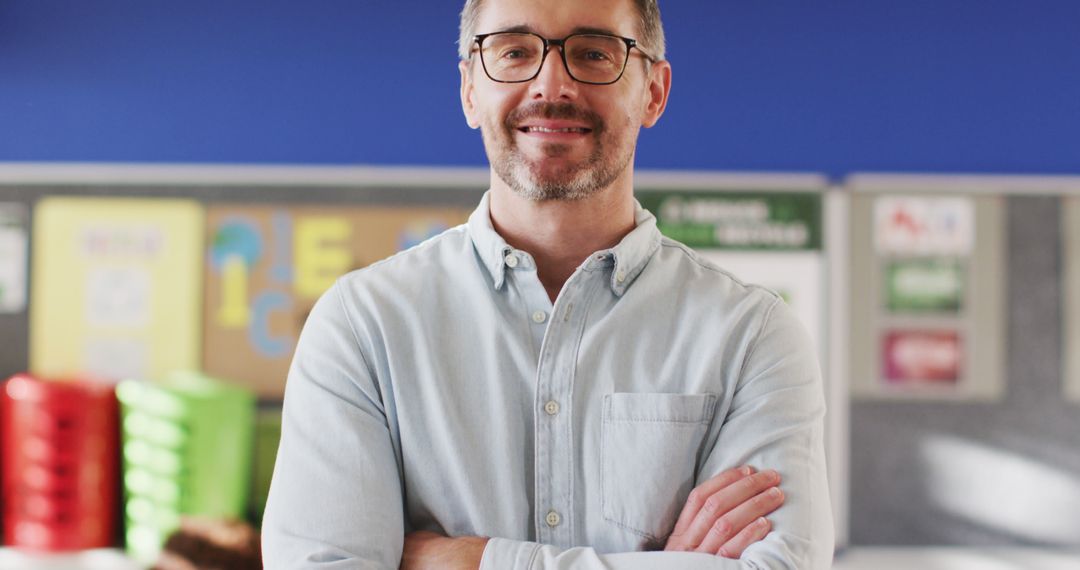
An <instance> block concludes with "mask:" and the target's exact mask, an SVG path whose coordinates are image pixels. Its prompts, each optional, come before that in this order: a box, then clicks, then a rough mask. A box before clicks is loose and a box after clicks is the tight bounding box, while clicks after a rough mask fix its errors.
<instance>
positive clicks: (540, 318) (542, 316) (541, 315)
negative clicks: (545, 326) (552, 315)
mask: <svg viewBox="0 0 1080 570" xmlns="http://www.w3.org/2000/svg"><path fill="white" fill-rule="evenodd" d="M532 320H533V322H534V323H536V324H540V323H542V322H544V321H546V320H547V313H545V312H544V311H536V312H535V313H533V314H532Z"/></svg>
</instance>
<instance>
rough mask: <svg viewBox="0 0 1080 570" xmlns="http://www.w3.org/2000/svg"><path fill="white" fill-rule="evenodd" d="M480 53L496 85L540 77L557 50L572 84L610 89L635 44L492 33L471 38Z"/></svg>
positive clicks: (599, 37)
mask: <svg viewBox="0 0 1080 570" xmlns="http://www.w3.org/2000/svg"><path fill="white" fill-rule="evenodd" d="M473 41H474V42H476V45H477V50H478V51H479V52H480V63H481V64H482V65H483V66H484V73H487V76H488V77H490V78H491V80H492V81H497V82H499V83H523V82H526V81H532V80H533V79H535V78H536V76H537V75H540V68H542V67H543V66H544V59H545V58H547V54H548V51H549V50H550V49H551V46H557V47H559V48H561V49H560V50H559V52H560V54H561V55H562V61H563V66H564V67H566V72H567V73H568V74H569V75H570V77H571V78H573V79H574V80H575V81H579V82H581V83H588V84H590V85H610V84H612V83H615V82H616V81H618V80H619V79H620V78H621V77H622V75H623V72H624V71H626V62H627V61H629V60H630V50H631V49H632V48H635V47H637V49H638V51H641V55H642V56H644V57H645V58H646V59H648V60H649V61H650V62H655V61H656V60H654V59H653V58H652V57H650V56H649V55H648V54H647V53H645V52H644V51H642V50H641V48H640V47H638V45H637V40H633V39H630V38H624V37H621V36H611V35H607V34H571V35H569V36H566V37H565V38H563V39H561V40H554V39H548V38H545V37H543V36H540V35H538V34H533V33H527V32H495V33H493V34H480V35H478V36H475V37H474V38H473Z"/></svg>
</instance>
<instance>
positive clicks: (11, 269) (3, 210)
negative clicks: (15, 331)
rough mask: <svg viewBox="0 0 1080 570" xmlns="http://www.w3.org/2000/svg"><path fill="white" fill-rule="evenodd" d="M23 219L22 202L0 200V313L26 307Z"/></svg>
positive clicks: (25, 244) (25, 257) (25, 245)
mask: <svg viewBox="0 0 1080 570" xmlns="http://www.w3.org/2000/svg"><path fill="white" fill-rule="evenodd" d="M26 220H27V212H26V207H25V206H23V205H22V204H14V203H0V313H21V312H23V311H25V310H26V272H27V268H26V260H27V245H28V243H29V239H28V237H27V232H26Z"/></svg>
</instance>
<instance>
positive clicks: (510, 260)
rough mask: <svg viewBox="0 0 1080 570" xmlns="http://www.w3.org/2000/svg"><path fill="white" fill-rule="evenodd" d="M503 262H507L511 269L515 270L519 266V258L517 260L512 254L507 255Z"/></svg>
mask: <svg viewBox="0 0 1080 570" xmlns="http://www.w3.org/2000/svg"><path fill="white" fill-rule="evenodd" d="M503 261H506V265H507V267H509V268H510V269H513V268H515V267H517V265H518V258H517V256H516V255H514V254H512V253H511V254H509V255H507V256H506V258H505V259H504V260H503Z"/></svg>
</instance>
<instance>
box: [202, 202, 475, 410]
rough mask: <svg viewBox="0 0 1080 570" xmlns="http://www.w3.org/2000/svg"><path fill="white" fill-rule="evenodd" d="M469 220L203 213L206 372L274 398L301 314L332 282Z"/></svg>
mask: <svg viewBox="0 0 1080 570" xmlns="http://www.w3.org/2000/svg"><path fill="white" fill-rule="evenodd" d="M468 215H469V210H466V209H453V208H413V207H386V206H371V207H368V206H348V207H313V206H286V205H280V206H265V205H260V206H248V205H216V206H211V207H210V208H209V211H208V213H207V235H206V251H205V263H206V276H207V278H206V283H205V299H206V304H205V314H204V322H205V331H204V350H203V355H204V358H203V366H204V369H205V370H206V371H207V372H208V373H209V374H212V375H214V376H217V377H221V378H226V379H228V380H230V381H232V382H235V383H237V384H239V385H242V386H245V387H247V388H249V389H251V390H252V391H254V392H255V393H257V394H258V395H259V396H260V397H262V398H264V399H270V400H273V399H280V398H281V397H282V395H283V391H284V387H285V378H286V376H287V374H288V370H289V364H290V362H291V361H292V354H293V350H294V349H295V348H296V340H297V338H298V337H299V334H300V330H301V329H302V328H303V325H304V321H305V319H306V318H307V315H308V312H310V310H311V307H312V306H313V305H314V304H315V301H316V300H317V299H318V298H319V296H320V295H322V294H323V292H325V291H326V290H327V289H329V288H330V286H331V285H333V283H334V281H335V280H337V278H338V277H340V276H342V275H344V274H345V273H348V272H349V271H351V270H353V269H358V268H361V267H364V266H367V265H369V264H371V263H374V262H376V261H379V260H381V259H384V258H386V257H389V256H391V255H393V254H394V253H396V252H398V251H401V250H403V249H407V248H410V247H412V246H414V245H417V244H419V243H420V242H422V241H424V240H425V239H427V238H429V237H432V236H434V235H437V234H439V233H441V232H443V231H444V230H446V229H448V228H450V227H453V226H456V225H458V224H461V223H463V222H464V221H465V220H466V219H467V218H468Z"/></svg>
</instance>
